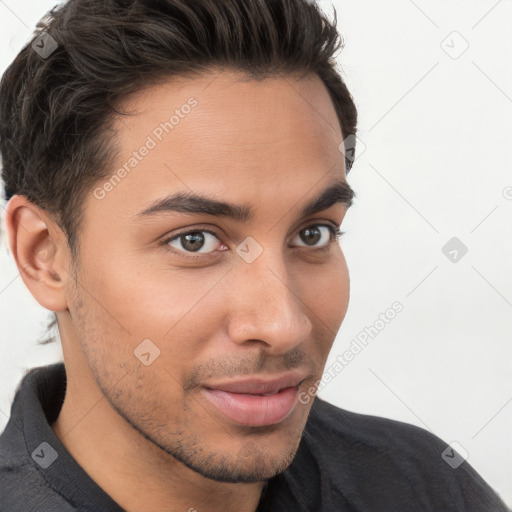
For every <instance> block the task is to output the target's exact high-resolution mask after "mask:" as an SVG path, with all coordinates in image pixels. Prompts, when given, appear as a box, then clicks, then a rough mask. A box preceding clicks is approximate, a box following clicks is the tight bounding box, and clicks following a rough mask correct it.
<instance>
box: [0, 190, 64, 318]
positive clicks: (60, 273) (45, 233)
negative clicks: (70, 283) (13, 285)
mask: <svg viewBox="0 0 512 512" xmlns="http://www.w3.org/2000/svg"><path fill="white" fill-rule="evenodd" d="M6 212H7V215H6V224H5V225H6V230H7V236H8V241H9V248H10V250H11V253H12V255H13V257H14V260H15V261H16V265H17V266H18V270H19V271H20V275H21V278H22V279H23V282H24V283H25V285H26V286H27V288H28V289H29V290H30V293H31V294H32V295H33V296H34V298H35V299H36V300H37V302H39V304H41V306H43V307H44V308H46V309H49V310H50V311H65V310H66V309H67V297H66V281H67V279H68V278H69V273H68V272H67V270H66V267H65V266H64V265H65V264H66V263H67V264H68V265H69V263H68V262H69V261H71V260H70V257H69V250H68V248H67V241H66V237H65V234H64V233H63V232H62V230H61V229H60V228H59V227H58V226H56V224H55V223H54V222H53V221H52V219H51V218H50V216H49V215H48V214H47V213H46V212H45V210H43V209H41V208H39V207H38V206H36V205H35V204H34V203H32V202H31V201H30V200H29V199H28V198H27V197H26V196H20V195H15V196H13V197H12V198H11V199H10V200H9V202H8V203H7V207H6Z"/></svg>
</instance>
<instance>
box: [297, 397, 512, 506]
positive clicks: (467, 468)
mask: <svg viewBox="0 0 512 512" xmlns="http://www.w3.org/2000/svg"><path fill="white" fill-rule="evenodd" d="M304 439H305V444H306V445H308V446H309V447H310V449H313V450H314V453H316V454H317V455H316V456H317V457H318V458H320V459H322V460H323V461H324V462H323V463H324V464H325V465H326V466H327V467H330V468H331V472H332V475H333V476H331V478H334V480H335V479H336V476H335V473H336V472H337V473H338V474H339V472H350V474H351V475H352V480H353V481H349V482H347V480H346V476H345V477H343V478H345V481H344V482H343V485H344V486H345V487H346V486H347V484H348V485H349V486H353V488H354V489H355V491H354V492H358V493H361V494H365V493H366V494H373V496H374V497H376V498H375V499H376V500H381V503H382V500H383V501H385V500H387V499H389V500H391V499H393V496H394V495H396V494H400V495H401V496H408V498H406V501H404V503H407V504H409V503H411V504H412V503H416V505H420V504H421V505H422V506H423V509H424V510H436V509H442V510H446V511H448V510H454V511H459V510H460V511H472V512H473V511H484V510H495V511H497V512H498V511H509V510H510V509H508V508H507V507H506V506H505V505H504V503H503V502H502V501H501V499H500V498H499V496H498V495H497V493H496V492H495V491H494V490H493V489H492V488H491V487H490V486H489V485H488V484H487V483H486V482H485V481H484V480H483V479H482V478H481V476H480V475H479V474H478V473H477V472H476V471H475V470H474V469H473V467H472V466H471V465H470V464H469V463H468V461H467V460H465V459H464V457H463V454H458V453H457V452H456V451H454V450H452V449H451V447H449V445H448V443H446V442H445V441H443V440H442V439H440V438H439V437H437V436H436V435H434V434H432V433H431V432H428V431H427V430H425V429H422V428H420V427H417V426H414V425H410V424H407V423H403V422H400V421H396V420H391V419H388V418H381V417H377V416H370V415H365V414H359V413H355V412H351V411H347V410H344V409H341V408H339V407H336V406H334V405H332V404H330V403H328V402H326V401H324V400H321V399H319V398H318V397H316V399H315V402H314V403H313V406H312V409H311V412H310V417H309V418H308V422H307V424H306V428H305V431H304ZM383 486H384V487H385V488H386V489H387V491H383V490H382V489H383ZM407 500H409V501H407ZM441 507H444V508H441ZM368 509H369V510H370V509H371V508H370V507H368Z"/></svg>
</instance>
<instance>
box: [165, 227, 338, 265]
mask: <svg viewBox="0 0 512 512" xmlns="http://www.w3.org/2000/svg"><path fill="white" fill-rule="evenodd" d="M322 226H323V227H326V228H328V229H329V232H330V234H331V237H330V240H329V243H328V244H327V245H324V246H322V247H318V248H316V250H318V251H322V250H328V249H329V248H330V246H331V245H332V244H333V243H335V242H338V240H339V239H340V238H341V236H343V235H344V234H345V231H341V230H340V229H339V228H338V227H333V226H331V225H330V224H311V225H310V226H306V227H304V228H302V229H301V230H300V231H303V230H305V229H308V228H314V227H322ZM300 231H299V232H300ZM197 232H200V233H209V234H211V235H213V236H214V237H215V238H217V239H218V236H217V235H216V233H214V232H213V231H211V230H209V229H202V228H201V227H200V226H199V227H197V228H194V229H189V230H188V231H182V232H181V233H177V234H175V235H172V236H171V237H168V238H165V239H164V240H162V241H161V242H160V243H159V245H162V246H163V247H164V249H165V250H167V251H168V252H171V253H172V254H176V255H177V256H179V257H181V258H185V259H188V260H198V259H201V258H208V257H211V256H213V255H214V253H207V254H198V255H197V256H191V254H193V253H187V252H185V253H184V252H182V251H176V250H174V249H172V248H170V247H169V246H168V244H169V242H172V241H173V240H177V239H179V238H180V237H181V236H183V235H189V234H192V233H197ZM312 249H313V250H315V248H314V247H313V248H312Z"/></svg>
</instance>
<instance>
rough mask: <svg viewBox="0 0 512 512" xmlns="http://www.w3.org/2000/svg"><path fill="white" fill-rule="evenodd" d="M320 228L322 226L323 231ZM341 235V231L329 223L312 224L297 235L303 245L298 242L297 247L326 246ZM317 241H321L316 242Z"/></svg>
mask: <svg viewBox="0 0 512 512" xmlns="http://www.w3.org/2000/svg"><path fill="white" fill-rule="evenodd" d="M321 228H324V231H322V230H321ZM341 235H343V232H342V231H340V230H339V229H338V228H335V227H333V226H331V225H330V224H314V225H312V226H308V227H306V228H304V229H302V230H301V231H300V232H299V234H298V235H297V236H298V238H299V239H300V241H301V242H304V245H300V244H299V247H318V248H328V247H329V245H330V244H331V243H334V242H337V241H338V239H339V238H340V236H341ZM318 241H323V243H321V244H317V242H318Z"/></svg>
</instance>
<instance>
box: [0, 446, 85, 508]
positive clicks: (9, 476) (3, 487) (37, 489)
mask: <svg viewBox="0 0 512 512" xmlns="http://www.w3.org/2000/svg"><path fill="white" fill-rule="evenodd" d="M0 510H1V511H2V512H18V511H19V512H36V511H41V510H48V511H50V510H52V511H53V510H55V511H57V510H58V511H59V512H72V511H74V510H76V509H75V508H74V507H72V506H71V505H70V503H69V502H68V501H67V500H66V499H64V498H63V497H62V496H61V495H59V494H58V493H57V492H56V491H55V490H54V489H52V488H51V487H50V486H49V485H48V483H47V482H46V480H45V478H44V477H43V476H42V474H41V473H40V472H39V471H38V470H37V468H36V467H35V465H34V464H33V463H32V462H31V461H29V460H24V459H23V458H21V457H20V458H12V456H11V455H10V454H9V453H8V452H6V450H5V445H4V444H3V443H2V438H1V437H0Z"/></svg>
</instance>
